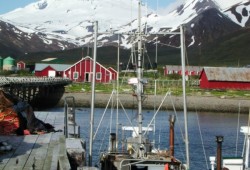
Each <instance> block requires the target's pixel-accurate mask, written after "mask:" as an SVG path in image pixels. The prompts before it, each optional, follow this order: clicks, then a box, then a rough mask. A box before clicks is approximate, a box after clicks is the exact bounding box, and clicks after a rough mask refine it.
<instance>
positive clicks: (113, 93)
mask: <svg viewBox="0 0 250 170" xmlns="http://www.w3.org/2000/svg"><path fill="white" fill-rule="evenodd" d="M113 94H114V91H112V93H111V95H110V98H109V100H108V104H107V105H106V108H105V110H104V112H103V114H102V117H101V120H100V122H99V124H98V126H97V129H96V132H95V134H94V137H93V140H95V137H96V134H97V132H98V130H99V128H100V125H101V123H102V121H103V118H104V116H105V114H106V111H107V108H108V105H109V103H110V100H111V98H112V96H113Z"/></svg>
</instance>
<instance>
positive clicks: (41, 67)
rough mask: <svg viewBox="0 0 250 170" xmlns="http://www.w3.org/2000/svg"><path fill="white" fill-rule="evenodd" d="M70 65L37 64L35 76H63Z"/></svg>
mask: <svg viewBox="0 0 250 170" xmlns="http://www.w3.org/2000/svg"><path fill="white" fill-rule="evenodd" d="M68 67H70V65H67V64H45V63H38V64H36V65H35V76H38V77H63V71H64V70H65V69H66V68H68Z"/></svg>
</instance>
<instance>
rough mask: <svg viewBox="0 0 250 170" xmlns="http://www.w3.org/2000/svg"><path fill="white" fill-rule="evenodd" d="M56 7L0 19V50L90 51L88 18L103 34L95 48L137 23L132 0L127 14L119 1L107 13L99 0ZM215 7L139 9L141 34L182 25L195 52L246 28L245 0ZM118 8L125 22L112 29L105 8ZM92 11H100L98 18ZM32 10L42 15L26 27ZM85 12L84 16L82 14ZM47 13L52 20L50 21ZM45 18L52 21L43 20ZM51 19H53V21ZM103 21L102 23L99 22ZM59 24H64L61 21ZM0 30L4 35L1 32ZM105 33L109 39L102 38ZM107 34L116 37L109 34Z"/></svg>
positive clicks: (127, 39)
mask: <svg viewBox="0 0 250 170" xmlns="http://www.w3.org/2000/svg"><path fill="white" fill-rule="evenodd" d="M58 2H59V1H58V0H40V1H38V2H37V3H33V4H30V5H28V6H27V7H25V8H23V9H18V10H14V11H12V12H10V13H7V14H5V15H1V16H0V20H2V22H0V23H2V24H0V27H1V28H0V29H1V31H0V36H1V37H3V38H2V40H1V41H0V46H3V47H6V45H7V47H8V48H7V47H6V49H7V50H8V51H10V49H13V51H17V53H16V55H24V56H25V54H27V53H31V52H39V51H40V52H42V51H44V52H50V51H60V50H70V49H74V48H80V47H84V46H85V47H87V46H89V45H90V46H91V42H92V41H93V37H92V31H93V25H92V23H91V22H90V19H91V17H93V18H94V16H95V17H97V16H98V17H100V18H101V19H100V20H101V22H100V23H99V25H100V27H101V26H103V25H102V22H103V21H105V22H106V23H105V24H104V26H103V27H101V28H100V30H99V31H100V32H106V33H105V34H100V35H99V37H98V41H99V43H100V44H102V45H104V46H110V45H112V46H116V45H117V34H118V33H125V32H134V31H136V29H137V20H136V19H131V18H133V17H132V15H134V16H136V15H137V12H136V10H137V2H135V1H133V3H134V5H133V6H134V7H133V9H129V8H131V6H130V5H131V4H129V3H127V1H126V3H125V4H123V2H125V0H118V1H115V2H113V1H112V3H110V4H109V5H110V6H112V7H113V8H108V7H109V6H108V5H104V3H105V2H111V1H110V0H105V2H104V1H99V0H94V1H89V0H73V1H63V2H67V3H66V4H63V3H62V4H60V5H58V4H59V3H58ZM60 2H62V0H60ZM131 2H132V1H131ZM217 2H218V1H217ZM217 2H216V1H214V0H187V1H186V2H185V3H184V4H182V5H181V6H179V7H178V8H176V9H174V10H172V11H171V12H169V13H168V14H167V15H159V14H155V13H154V12H153V11H152V10H149V11H150V13H146V14H145V11H144V10H143V12H144V15H143V17H142V23H143V28H144V31H145V32H146V33H149V32H152V33H156V32H158V31H168V30H169V29H170V30H173V31H175V30H176V29H178V26H179V25H180V24H183V23H185V27H186V35H185V36H186V46H187V47H188V48H191V47H192V48H200V46H206V44H207V43H211V42H213V41H216V40H217V39H218V38H220V37H222V36H226V35H227V34H230V33H233V32H235V31H237V30H240V29H243V28H245V27H248V26H249V23H250V19H249V18H250V16H249V15H250V12H249V11H250V1H239V2H238V3H236V4H234V5H233V6H231V7H230V8H227V9H226V10H221V9H223V7H221V6H220V7H219V6H218V4H217ZM53 3H54V6H53ZM73 3H76V4H78V6H79V8H78V7H77V8H76V7H74V8H73V7H72V6H71V5H72V4H73ZM83 3H85V4H90V5H91V6H90V8H91V9H90V10H86V9H84V10H81V12H82V14H83V13H85V14H86V16H85V17H84V19H81V20H79V19H78V18H76V16H78V14H79V13H78V12H79V10H80V9H81V8H80V7H81V6H80V5H79V4H83ZM91 3H92V4H91ZM119 3H122V6H123V9H122V10H123V12H124V13H123V14H122V15H127V17H126V18H124V17H122V18H123V19H124V20H126V22H125V21H122V22H121V23H120V24H117V25H109V24H111V23H112V22H111V21H112V20H113V19H112V18H117V17H119V16H118V15H117V16H116V15H114V13H112V12H110V10H111V9H115V8H116V7H117V6H119V5H120V4H119ZM55 4H57V5H55ZM55 6H56V7H55ZM71 7H72V9H71ZM54 8H56V9H57V10H58V11H59V12H58V13H57V14H53V13H52V12H50V13H43V12H44V10H45V9H51V10H52V9H54ZM25 9H26V10H27V9H29V11H26V12H24V11H23V10H25ZM59 9H63V10H59ZM98 10H99V11H102V12H101V13H100V14H98V13H97V11H98ZM32 11H33V12H34V11H36V12H37V13H40V14H41V13H43V15H45V16H44V17H43V18H40V19H39V17H37V15H34V17H33V20H37V21H36V22H37V23H36V22H34V23H32V22H31V21H30V23H29V22H28V21H29V20H27V17H30V16H29V15H32V14H33V13H32ZM55 11H56V10H55ZM55 11H54V13H55ZM104 11H105V12H104ZM128 11H129V12H128ZM113 12H116V11H113ZM20 13H23V15H20ZM27 13H28V14H27ZM62 13H64V14H68V13H74V15H71V17H70V18H71V20H72V21H71V22H69V19H68V18H67V15H65V16H63V15H62ZM87 13H88V14H89V15H87ZM125 13H126V14H125ZM128 13H134V14H128ZM50 14H51V15H52V14H53V15H52V16H50ZM43 15H42V16H43ZM47 15H48V16H50V17H51V18H52V19H48V16H47ZM61 15H62V16H61ZM128 15H130V16H128ZM72 16H75V17H72ZM108 16H112V17H110V18H111V19H110V18H109V17H108ZM146 16H147V17H146ZM46 17H47V18H46ZM53 17H54V20H53ZM68 17H69V16H68ZM22 18H23V19H22ZM55 18H57V20H56V19H55ZM103 18H107V19H106V20H102V19H103ZM134 18H136V17H134ZM63 19H65V21H64V20H63ZM8 22H10V23H8ZM3 23H5V24H3ZM60 24H61V25H60ZM146 25H147V26H146ZM168 25H171V27H170V28H169V27H168ZM46 26H48V27H46ZM59 28H60V29H59ZM2 30H5V32H4V31H2ZM6 30H8V34H9V35H11V36H9V37H11V38H9V39H8V37H7V36H6V35H8V34H6ZM3 32H4V34H3ZM108 32H109V34H107V33H108ZM78 33H79V35H78ZM111 33H116V34H114V35H112V34H111ZM15 37H16V39H15ZM145 38H146V39H147V41H151V43H152V45H153V44H154V42H153V41H154V39H155V37H154V36H152V35H147V36H146V37H145ZM135 41H136V40H135V39H134V37H133V36H131V35H126V34H125V35H123V36H122V40H121V45H122V47H123V48H125V49H129V48H130V47H131V44H132V43H134V42H135ZM159 42H160V43H162V44H167V45H168V46H170V47H171V46H175V47H178V46H179V38H178V37H177V36H160V37H159ZM89 43H90V44H89ZM5 54H6V53H5ZM0 55H3V53H2V54H1V52H0Z"/></svg>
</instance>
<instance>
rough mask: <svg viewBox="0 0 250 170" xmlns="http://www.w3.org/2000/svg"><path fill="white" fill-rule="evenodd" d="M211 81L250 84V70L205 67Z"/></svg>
mask: <svg viewBox="0 0 250 170" xmlns="http://www.w3.org/2000/svg"><path fill="white" fill-rule="evenodd" d="M204 71H205V73H206V75H207V79H208V80H209V81H237V82H250V68H233V67H204Z"/></svg>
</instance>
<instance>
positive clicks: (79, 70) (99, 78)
mask: <svg viewBox="0 0 250 170" xmlns="http://www.w3.org/2000/svg"><path fill="white" fill-rule="evenodd" d="M92 75H93V59H92V58H90V57H85V58H82V59H81V60H80V61H78V62H76V63H75V64H73V65H71V66H70V67H69V68H67V69H65V71H64V77H67V78H69V79H71V80H73V81H76V82H91V81H92ZM116 76H117V75H116ZM116 76H113V72H112V71H110V70H109V69H107V68H105V67H104V66H103V65H101V64H100V63H98V62H96V82H102V83H109V82H110V81H111V80H114V79H113V78H116Z"/></svg>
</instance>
